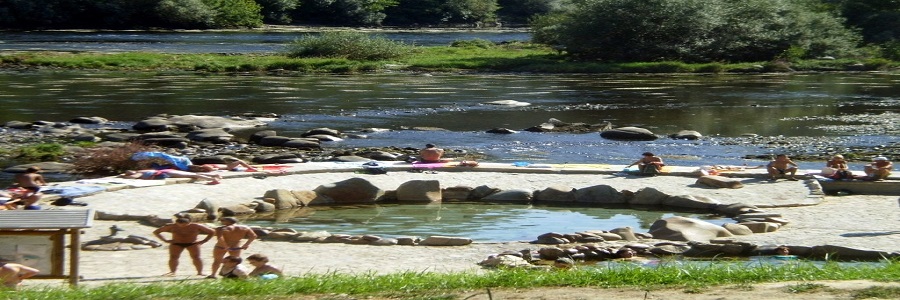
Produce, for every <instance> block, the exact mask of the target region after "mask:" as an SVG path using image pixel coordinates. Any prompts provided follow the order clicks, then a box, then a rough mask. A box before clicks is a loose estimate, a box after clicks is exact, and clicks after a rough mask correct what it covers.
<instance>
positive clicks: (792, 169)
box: [766, 154, 800, 181]
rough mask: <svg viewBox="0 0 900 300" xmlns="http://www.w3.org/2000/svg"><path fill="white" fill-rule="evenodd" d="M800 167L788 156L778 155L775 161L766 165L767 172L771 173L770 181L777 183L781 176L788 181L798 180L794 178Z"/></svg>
mask: <svg viewBox="0 0 900 300" xmlns="http://www.w3.org/2000/svg"><path fill="white" fill-rule="evenodd" d="M799 167H800V166H799V165H797V163H795V162H794V161H793V160H791V159H790V158H788V156H787V155H786V154H778V155H777V156H775V160H773V161H770V162H769V164H768V165H766V170H767V171H768V172H769V181H775V180H776V179H778V177H779V176H780V177H785V178H787V179H788V180H797V178H795V177H794V174H797V170H798V169H799ZM789 175H790V176H789Z"/></svg>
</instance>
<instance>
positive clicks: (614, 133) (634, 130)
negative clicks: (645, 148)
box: [600, 127, 658, 141]
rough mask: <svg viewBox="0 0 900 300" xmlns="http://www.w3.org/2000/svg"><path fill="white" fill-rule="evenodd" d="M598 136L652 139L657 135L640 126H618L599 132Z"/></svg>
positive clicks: (635, 139) (612, 138)
mask: <svg viewBox="0 0 900 300" xmlns="http://www.w3.org/2000/svg"><path fill="white" fill-rule="evenodd" d="M600 137H602V138H605V139H610V140H625V141H652V140H656V139H657V138H658V137H657V136H656V134H653V132H651V131H650V130H647V129H644V128H640V127H619V128H613V129H610V130H604V131H602V132H600Z"/></svg>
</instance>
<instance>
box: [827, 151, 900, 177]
mask: <svg viewBox="0 0 900 300" xmlns="http://www.w3.org/2000/svg"><path fill="white" fill-rule="evenodd" d="M893 169H894V164H893V163H892V162H891V161H890V160H889V159H888V158H887V157H884V156H878V157H875V158H874V159H872V162H871V163H869V164H868V165H865V166H863V172H864V173H865V174H866V175H865V176H855V175H853V172H851V171H850V169H849V168H848V167H847V161H846V160H845V159H844V156H843V155H840V154H838V155H835V156H832V157H831V159H830V160H828V162H827V163H826V165H825V168H824V169H822V175H825V176H827V177H829V178H831V179H835V180H852V179H860V180H871V181H878V180H884V179H887V177H888V176H890V175H891V170H893Z"/></svg>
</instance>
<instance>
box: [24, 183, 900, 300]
mask: <svg viewBox="0 0 900 300" xmlns="http://www.w3.org/2000/svg"><path fill="white" fill-rule="evenodd" d="M351 177H362V178H365V179H368V180H369V181H371V182H372V183H374V184H375V185H377V186H379V187H380V188H382V189H385V190H392V189H395V188H396V187H398V186H399V185H400V184H401V183H403V182H406V181H409V180H417V179H429V180H438V181H440V182H441V186H442V187H450V186H456V185H468V186H473V187H474V186H479V185H488V186H491V187H496V188H501V189H526V190H541V189H544V188H546V187H550V186H568V187H573V188H582V187H588V186H593V185H598V184H605V185H610V186H612V187H615V188H617V189H619V190H631V191H637V190H638V189H640V188H644V187H653V188H656V189H658V190H660V191H662V192H664V193H668V194H671V195H684V194H689V195H703V196H707V197H711V198H713V199H717V200H719V201H720V202H722V203H735V202H743V203H749V204H755V205H759V206H762V207H766V210H767V211H770V212H778V213H781V214H782V215H783V216H784V217H785V218H786V219H788V220H790V221H791V223H790V224H788V225H787V226H786V227H784V228H782V229H781V230H780V231H777V232H773V233H766V234H756V235H751V236H742V237H737V239H739V240H746V241H753V242H756V243H759V244H788V245H806V246H814V245H825V244H832V245H842V246H849V247H856V248H863V249H873V250H884V251H891V252H892V251H896V250H897V249H900V209H898V199H897V196H874V195H854V196H842V197H825V196H822V195H821V194H817V193H816V188H817V184H815V181H812V180H801V181H784V180H781V181H778V182H774V183H773V182H768V181H765V180H761V179H758V178H752V177H751V178H742V179H741V180H742V181H743V182H744V184H745V187H744V188H741V189H713V188H708V187H703V186H698V185H696V184H694V182H695V181H696V177H692V176H659V177H633V176H617V175H613V174H541V173H506V172H504V173H500V172H457V171H456V170H454V171H438V172H437V173H434V174H428V173H414V172H404V171H396V172H389V173H388V174H385V175H367V174H358V173H352V172H329V173H316V174H299V175H286V176H269V177H267V178H264V179H257V178H252V177H241V178H227V179H225V180H224V181H223V183H222V184H219V185H205V184H202V183H185V184H171V185H164V186H157V187H146V188H134V189H124V190H119V191H111V192H104V193H100V194H97V195H93V196H87V197H82V198H78V199H77V200H79V201H83V202H87V203H89V204H90V205H89V206H88V207H89V208H93V209H95V210H97V211H98V212H107V213H114V214H128V215H158V216H171V215H172V214H174V213H177V212H179V211H182V210H185V209H189V208H192V207H194V206H195V205H196V204H197V203H198V202H199V201H201V200H202V199H204V198H207V199H211V200H214V201H216V202H217V203H219V204H220V205H230V204H238V203H249V202H251V201H253V200H254V199H258V198H260V197H261V196H262V195H263V194H264V193H265V191H267V190H270V189H276V188H281V189H291V190H311V189H314V188H315V187H317V186H319V185H321V184H327V183H333V182H337V181H341V180H345V179H348V178H351ZM67 209H81V208H75V207H67ZM113 224H115V225H117V226H118V227H121V228H124V229H125V231H124V232H123V234H131V235H139V236H144V237H149V238H152V237H153V235H152V233H151V232H152V231H153V230H154V229H155V228H153V227H149V226H144V225H140V224H138V223H137V222H132V221H101V220H97V221H95V222H94V226H93V227H92V228H88V229H86V230H85V235H84V236H83V241H90V240H94V239H98V238H100V237H101V236H105V235H108V234H109V229H108V228H109V227H110V226H112V225H113ZM597 229H601V230H609V229H612V228H597ZM542 233H544V232H534V236H535V237H537V235H539V234H542ZM526 248H531V249H537V248H538V245H532V244H528V243H524V242H515V241H514V242H506V243H478V242H477V241H476V243H474V244H472V245H469V246H462V247H424V246H390V247H383V246H381V247H379V246H364V245H344V244H311V243H289V242H277V241H256V242H254V243H253V244H252V245H251V246H250V249H249V250H248V251H246V252H245V254H244V255H245V256H246V255H249V254H252V253H263V254H266V255H268V256H269V257H270V259H271V261H272V263H273V264H275V265H277V266H282V267H284V269H285V272H286V273H287V274H288V275H302V274H307V273H327V272H347V273H367V272H375V273H391V272H403V271H417V272H418V271H433V272H460V271H468V272H487V271H488V270H484V269H482V268H481V267H480V266H478V265H477V262H479V261H481V260H482V259H484V258H486V257H487V256H488V255H490V254H494V253H499V252H502V251H505V250H521V249H526ZM211 249H212V244H211V243H207V244H205V245H204V246H203V247H202V251H203V255H202V257H203V259H204V267H203V272H204V273H206V274H208V273H209V262H211V252H212V251H211ZM186 255H187V253H185V256H183V257H182V258H181V264H180V266H179V268H178V276H176V277H161V276H160V275H162V274H164V273H166V272H167V271H168V268H167V265H166V262H167V258H168V257H167V249H166V247H160V248H154V249H148V250H133V251H114V252H109V251H83V252H82V258H81V275H82V276H83V280H82V284H83V285H88V286H90V285H97V284H106V283H110V282H120V281H123V280H124V281H133V282H148V281H161V280H178V281H181V280H203V279H202V277H200V276H197V275H195V274H196V272H195V271H194V269H193V266H192V265H191V263H190V260H189V259H188V257H187V256H186ZM61 284H63V282H62V281H59V280H31V281H29V282H28V284H27V285H29V286H34V285H61ZM545 290H547V291H548V294H547V296H548V297H551V295H555V296H559V293H558V292H557V293H553V292H552V289H545ZM506 292H508V293H510V294H509V297H504V298H502V299H541V297H542V296H540V295H539V294H540V293H538V295H530V296H521V297H516V296H513V295H514V294H515V291H506ZM569 292H572V293H573V294H572V295H577V292H576V290H568V289H567V290H566V292H565V293H566V294H568V293H569ZM476 293H478V292H473V294H476ZM617 293H621V296H623V297H620V298H618V299H628V298H631V296H639V297H641V298H643V297H644V293H645V292H644V291H630V292H628V291H624V290H619V291H617ZM679 293H681V294H683V293H684V292H681V291H679V292H676V293H675V294H679ZM652 294H653V293H652V292H651V295H652ZM594 295H595V296H596V294H594ZM685 295H687V296H688V297H685V298H684V299H687V298H691V299H707V298H702V297H696V295H690V294H685ZM532 296H534V297H532ZM669 296H670V297H668V298H669V299H681V298H672V297H674V296H672V295H669ZM530 297H531V298H530ZM779 297H781V296H779ZM551 298H555V297H551ZM589 298H594V297H593V296H587V295H585V296H583V297H580V296H576V297H574V298H572V299H589ZM763 298H766V297H763ZM782 298H783V297H782ZM787 298H788V299H791V298H790V297H787ZM471 299H487V295H481V296H476V297H473V298H471ZM497 299H500V298H497ZM548 299H549V298H548ZM648 299H662V298H652V297H651V298H648ZM709 299H713V298H709ZM728 299H739V298H728ZM748 299H749V298H748ZM756 299H760V298H758V297H757V298H756Z"/></svg>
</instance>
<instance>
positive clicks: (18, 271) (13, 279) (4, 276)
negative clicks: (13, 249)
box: [0, 261, 40, 290]
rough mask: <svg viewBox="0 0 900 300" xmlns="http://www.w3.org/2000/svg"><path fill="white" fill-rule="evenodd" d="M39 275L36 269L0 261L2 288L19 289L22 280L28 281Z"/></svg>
mask: <svg viewBox="0 0 900 300" xmlns="http://www.w3.org/2000/svg"><path fill="white" fill-rule="evenodd" d="M38 273H40V271H39V270H38V269H35V268H32V267H29V266H26V265H22V264H17V263H11V262H5V261H0V282H2V283H3V287H5V288H10V289H14V290H16V289H19V286H20V285H22V280H25V279H28V278H31V277H33V276H34V275H37V274H38Z"/></svg>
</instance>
